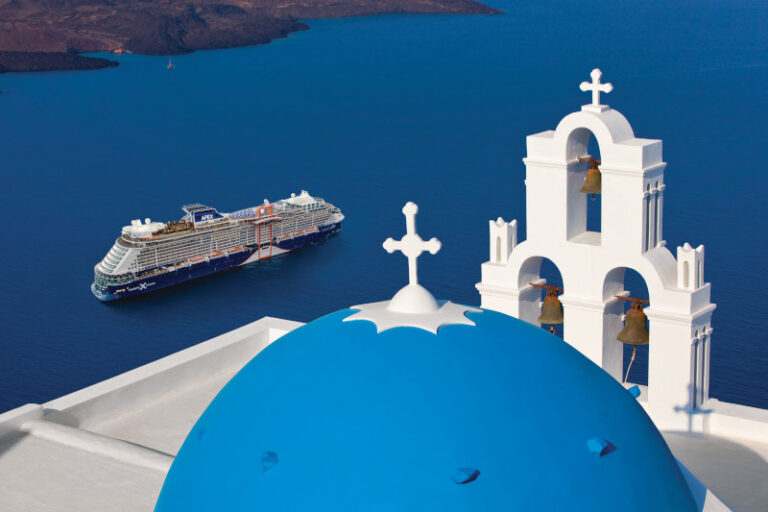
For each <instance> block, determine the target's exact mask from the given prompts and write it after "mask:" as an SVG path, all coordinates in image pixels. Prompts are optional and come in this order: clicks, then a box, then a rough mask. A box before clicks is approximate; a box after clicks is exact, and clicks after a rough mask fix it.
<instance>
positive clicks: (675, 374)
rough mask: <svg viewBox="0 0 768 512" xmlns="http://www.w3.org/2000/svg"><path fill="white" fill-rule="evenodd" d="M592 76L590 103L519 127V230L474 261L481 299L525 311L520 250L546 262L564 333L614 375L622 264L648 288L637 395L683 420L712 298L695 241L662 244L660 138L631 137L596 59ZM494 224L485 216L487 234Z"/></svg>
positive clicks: (665, 415)
mask: <svg viewBox="0 0 768 512" xmlns="http://www.w3.org/2000/svg"><path fill="white" fill-rule="evenodd" d="M591 76H592V82H591V83H590V82H584V83H582V84H581V89H582V90H585V91H592V93H593V94H592V97H593V102H592V103H591V104H588V105H584V106H583V107H582V108H581V109H580V110H579V111H577V112H573V113H571V114H568V115H567V116H565V117H564V118H563V119H562V120H561V121H560V123H558V125H557V127H556V128H555V129H554V130H548V131H544V132H540V133H536V134H533V135H529V136H528V137H527V138H526V148H527V155H526V156H525V158H524V159H523V163H524V164H525V187H526V222H527V239H526V240H524V241H521V242H518V241H517V240H515V243H514V244H508V245H506V247H505V248H508V249H509V252H508V253H507V252H506V251H503V252H504V253H505V254H504V255H505V256H506V258H505V261H504V262H501V261H498V260H495V258H493V257H492V258H491V261H489V262H487V263H484V264H483V265H482V281H481V282H480V283H478V285H477V289H478V290H479V292H480V295H481V305H482V306H483V307H485V308H488V309H493V310H496V311H500V312H502V313H506V314H509V315H511V316H515V317H517V318H521V319H524V320H526V321H529V322H531V321H532V320H531V319H532V318H536V317H535V316H534V311H536V310H537V309H538V307H539V304H540V293H538V290H534V289H533V288H532V286H531V285H530V284H529V283H539V282H543V281H542V280H541V279H540V276H534V275H532V274H531V269H532V268H535V266H532V265H531V261H536V259H537V258H538V259H540V258H542V257H544V258H548V259H550V260H552V261H554V262H556V265H557V267H558V269H559V271H560V273H561V276H562V279H563V283H564V293H563V295H562V296H561V297H560V300H561V302H562V304H563V309H564V317H565V322H564V330H563V338H564V340H565V341H566V342H567V343H569V344H570V345H572V346H573V347H574V348H576V349H578V350H579V351H580V352H582V353H583V354H584V355H586V356H587V357H589V358H590V359H591V360H592V361H593V362H595V363H596V364H597V365H599V366H601V367H602V368H603V369H604V370H605V371H606V372H608V373H609V374H611V375H612V376H613V377H614V378H616V379H617V380H619V381H621V380H622V378H623V375H622V365H623V346H622V344H621V343H620V342H619V341H617V340H616V333H617V332H618V329H620V325H621V319H622V316H623V312H624V308H623V304H620V302H621V301H620V300H619V299H617V298H616V295H620V296H625V295H627V294H628V293H631V292H632V291H631V290H624V280H623V277H624V269H625V268H630V269H633V270H635V271H636V272H637V273H638V274H640V276H641V277H642V279H643V280H644V281H645V283H646V285H647V288H648V296H649V300H650V305H649V306H648V307H647V308H646V309H645V314H646V315H647V317H648V319H649V325H650V332H651V333H652V334H651V338H650V344H649V361H648V388H647V390H644V393H643V396H641V400H643V402H644V405H645V406H646V408H647V409H648V411H649V413H651V414H652V417H653V418H654V420H655V421H656V422H657V424H659V425H660V426H662V425H663V426H664V427H665V428H676V427H681V428H688V427H689V425H690V424H691V423H690V418H691V415H692V414H695V412H696V410H697V408H698V407H699V405H700V404H701V403H702V402H703V400H704V399H705V396H706V390H708V377H709V367H708V366H709V359H708V354H709V352H708V347H709V345H708V344H709V342H710V338H711V327H710V324H711V315H712V311H713V310H714V309H715V305H714V304H711V303H710V285H709V284H708V283H705V282H704V278H703V263H702V262H703V251H704V248H703V246H700V247H699V248H698V249H695V250H693V249H692V248H691V246H690V245H688V244H686V245H685V246H684V247H683V248H680V249H678V258H677V259H676V258H675V256H674V255H673V254H672V253H671V252H670V251H669V250H668V249H667V248H666V246H665V242H664V240H663V238H662V220H663V217H662V213H663V191H664V170H665V168H666V163H665V162H664V161H663V158H662V141H661V140H655V139H643V138H637V137H635V134H634V131H633V130H632V126H631V125H630V124H629V121H628V120H627V119H626V118H625V117H624V116H623V115H622V114H621V113H620V112H618V111H616V110H614V109H612V108H610V107H608V106H607V105H602V104H600V103H599V101H600V93H601V92H610V91H611V90H612V88H613V87H612V86H611V85H610V84H604V83H600V77H601V73H600V70H593V72H592V75H591ZM592 136H594V137H595V140H596V141H597V145H598V147H599V151H600V165H599V171H600V177H601V180H600V181H601V185H600V186H601V205H602V206H601V221H602V222H601V223H602V226H601V231H600V232H594V231H589V230H587V217H586V212H587V203H586V201H588V200H589V199H588V197H587V196H588V194H585V193H583V192H581V189H582V186H583V184H584V180H585V175H586V170H587V160H588V158H589V157H590V156H593V155H589V153H588V150H589V141H590V138H591V137H592ZM513 222H515V221H513ZM510 224H511V223H510ZM501 228H502V225H500V223H499V222H498V221H497V222H495V223H494V222H492V225H491V238H492V243H493V240H494V235H496V234H498V233H499V231H500V229H501ZM494 249H495V248H494V247H492V254H493V252H495V251H494ZM494 260H495V261H494ZM523 275H524V276H525V278H524V279H522V278H521V276H523ZM532 323H535V320H534V321H533V322H532ZM702 333H708V334H706V335H702ZM702 340H705V341H702ZM692 390H694V391H692ZM695 423H696V422H693V424H695Z"/></svg>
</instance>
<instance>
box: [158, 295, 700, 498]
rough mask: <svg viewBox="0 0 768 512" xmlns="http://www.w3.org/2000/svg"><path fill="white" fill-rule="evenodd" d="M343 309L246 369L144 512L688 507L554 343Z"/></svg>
mask: <svg viewBox="0 0 768 512" xmlns="http://www.w3.org/2000/svg"><path fill="white" fill-rule="evenodd" d="M468 309H471V308H468ZM353 314H354V311H353V310H351V309H346V310H342V311H338V312H336V313H332V314H330V315H328V316H325V317H322V318H320V319H318V320H315V321H314V322H311V323H309V324H307V325H305V326H303V327H301V328H299V329H296V330H295V331H292V332H290V333H288V334H286V335H285V336H283V337H282V338H280V339H279V340H277V341H276V342H275V343H273V344H272V345H270V346H269V347H267V348H266V349H264V350H263V351H262V352H261V353H260V354H259V355H258V356H256V357H255V358H254V359H253V360H251V361H250V362H249V363H248V364H247V365H246V366H245V367H244V368H243V369H242V370H241V371H240V372H239V373H238V374H237V375H236V376H235V377H234V378H233V379H232V380H231V381H230V382H229V383H228V384H227V385H226V386H225V387H224V388H223V389H222V391H221V392H220V393H219V395H218V396H217V397H216V398H215V399H214V400H213V402H212V403H211V404H210V406H209V407H208V409H207V410H206V411H205V413H204V414H203V415H202V416H201V417H200V419H199V420H198V422H197V424H196V425H195V426H194V428H193V429H192V431H191V432H190V434H189V435H188V437H187V439H186V441H185V442H184V445H183V446H182V448H181V450H180V451H179V454H178V456H177V457H176V460H175V462H174V464H173V466H172V467H171V470H170V472H169V474H168V476H167V479H166V481H165V484H164V486H163V489H162V492H161V494H160V497H159V499H158V502H157V508H156V510H158V511H160V512H169V511H190V510H205V511H211V510H269V511H291V512H293V511H319V510H333V511H362V510H365V511H406V510H439V511H477V510H590V511H596V510H621V511H622V512H630V511H648V510H654V511H664V510H670V511H683V510H695V505H694V501H693V498H692V496H691V493H690V491H689V490H688V487H687V485H686V483H685V480H684V478H683V476H682V474H681V472H680V470H679V468H678V466H677V464H676V462H675V459H674V458H673V456H672V454H671V453H670V451H669V449H668V447H667V445H666V443H665V442H664V440H663V438H662V437H661V434H660V433H659V431H658V430H657V429H656V428H655V426H654V425H653V423H652V422H651V420H650V419H649V418H648V416H647V415H646V413H645V412H644V411H643V409H642V407H641V406H640V405H639V404H638V403H637V402H636V400H635V399H634V398H633V397H632V395H631V394H630V393H629V392H627V391H626V390H625V389H624V388H623V387H622V386H621V385H620V384H619V383H617V382H616V381H615V380H614V379H612V378H611V377H610V376H609V375H608V374H606V373H605V372H603V371H602V370H601V369H600V368H599V367H597V366H596V365H595V364H593V363H592V362H591V361H589V360H588V359H587V358H586V357H584V356H582V355H581V354H580V353H578V352H577V351H576V350H575V349H573V348H571V347H570V346H569V345H568V344H567V343H565V342H564V341H562V340H561V339H559V338H557V337H555V336H553V335H551V334H549V333H547V332H545V331H544V330H542V329H540V328H537V327H535V326H532V325H530V324H527V323H525V322H523V321H521V320H518V319H515V318H512V317H508V316H506V315H503V314H500V313H496V312H492V311H487V310H482V311H480V310H478V311H476V312H468V313H466V318H467V319H469V320H471V321H472V322H474V323H475V324H476V325H461V324H452V325H443V326H442V327H440V328H439V330H438V331H437V333H436V334H435V333H433V332H430V331H429V330H425V329H423V328H417V327H394V328H390V329H387V330H383V331H382V332H377V325H376V324H374V323H373V322H371V321H364V320H363V321H346V322H345V321H344V319H345V318H348V317H350V316H351V315H353Z"/></svg>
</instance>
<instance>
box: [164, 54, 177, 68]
mask: <svg viewBox="0 0 768 512" xmlns="http://www.w3.org/2000/svg"><path fill="white" fill-rule="evenodd" d="M166 67H167V68H168V69H173V68H175V67H176V66H174V64H173V61H172V60H171V57H170V56H169V57H168V65H167V66H166Z"/></svg>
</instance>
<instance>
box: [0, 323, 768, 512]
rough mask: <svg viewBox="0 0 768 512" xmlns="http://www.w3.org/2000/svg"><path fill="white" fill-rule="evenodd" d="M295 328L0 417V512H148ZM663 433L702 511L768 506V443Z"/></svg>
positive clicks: (250, 328)
mask: <svg viewBox="0 0 768 512" xmlns="http://www.w3.org/2000/svg"><path fill="white" fill-rule="evenodd" d="M300 325H301V324H300V323H298V322H291V321H287V320H280V319H274V318H263V319H261V320H259V321H256V322H253V323H251V324H248V325H246V326H244V327H241V328H239V329H236V330H234V331H231V332H228V333H226V334H223V335H221V336H218V337H216V338H213V339H211V340H208V341H205V342H203V343H201V344H199V345H195V346H193V347H191V348H188V349H186V350H183V351H181V352H178V353H176V354H173V355H170V356H168V357H165V358H163V359H159V360H157V361H155V362H153V363H150V364H148V365H145V366H142V367H140V368H137V369H135V370H132V371H130V372H127V373H124V374H122V375H119V376H117V377H114V378H112V379H108V380H106V381H103V382H100V383H98V384H95V385H93V386H90V387H88V388H85V389H82V390H80V391H77V392H75V393H72V394H70V395H67V396H64V397H61V398H58V399H56V400H53V401H51V402H48V403H46V404H42V405H38V404H28V405H25V406H23V407H20V408H18V409H14V410H12V411H8V412H6V413H4V414H1V415H0V510H3V511H6V510H7V511H16V510H18V511H54V510H55V511H77V512H90V511H94V512H96V511H98V512H109V511H124V510H131V511H139V512H140V511H151V510H152V509H153V508H154V504H155V500H156V499H157V496H158V494H159V492H160V489H161V487H162V484H163V480H164V478H165V475H166V472H167V471H168V468H169V467H170V465H171V463H172V462H173V458H174V456H175V455H176V453H177V452H178V450H179V448H180V447H181V444H182V443H183V441H184V438H185V437H186V435H187V433H188V432H189V431H190V429H191V428H192V426H193V425H194V423H195V421H196V420H197V418H198V417H199V416H200V415H201V414H202V412H203V411H204V409H205V407H206V406H207V405H208V403H210V401H211V400H212V399H213V397H214V396H215V395H216V394H217V393H218V391H219V390H220V389H221V388H222V387H223V386H224V384H226V382H227V381H228V380H229V379H230V378H231V377H232V376H233V375H234V374H235V373H236V372H237V371H238V370H239V369H240V368H242V366H243V365H244V364H245V363H247V362H248V361H249V360H250V359H251V358H252V357H253V356H255V355H256V354H257V353H258V352H259V351H261V350H262V349H263V348H264V347H266V346H267V345H268V344H270V343H272V342H273V341H274V340H275V339H277V338H279V337H280V336H282V335H283V334H285V333H286V332H288V331H291V330H293V329H295V328H296V327H298V326H300ZM664 436H665V439H666V440H667V442H668V444H669V445H670V447H671V449H672V451H673V453H674V454H675V456H676V457H677V458H678V460H679V461H680V462H681V463H682V464H683V465H684V466H685V467H687V468H688V469H689V470H690V471H691V472H692V473H693V474H694V475H695V479H692V481H693V482H694V483H693V485H692V487H693V488H694V494H697V496H696V497H697V501H698V502H699V503H700V505H701V506H702V507H704V504H705V502H706V507H704V508H705V509H706V510H727V509H728V508H730V509H732V510H736V511H763V512H764V511H766V510H768V484H767V483H766V482H768V445H766V444H761V443H759V442H755V441H747V440H741V439H736V438H727V439H726V438H721V437H714V436H701V435H692V434H686V433H675V432H665V433H664ZM637 476H638V482H640V483H641V482H642V475H637ZM696 479H697V480H698V481H700V482H701V483H703V484H704V485H705V486H706V488H707V489H709V491H707V489H705V488H704V487H703V486H697V483H696ZM718 498H719V499H718ZM723 504H725V505H727V508H726V507H724V506H723Z"/></svg>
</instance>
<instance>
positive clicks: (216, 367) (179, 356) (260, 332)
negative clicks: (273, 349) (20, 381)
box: [0, 317, 303, 428]
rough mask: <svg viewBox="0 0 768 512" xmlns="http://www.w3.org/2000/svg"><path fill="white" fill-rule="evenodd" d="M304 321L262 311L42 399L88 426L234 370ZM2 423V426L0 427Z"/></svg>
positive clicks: (54, 412) (62, 418)
mask: <svg viewBox="0 0 768 512" xmlns="http://www.w3.org/2000/svg"><path fill="white" fill-rule="evenodd" d="M301 325H303V324H301V323H299V322H292V321H289V320H282V319H277V318H270V317H264V318H262V319H260V320H257V321H255V322H252V323H250V324H247V325H244V326H243V327H240V328H238V329H235V330H233V331H230V332H227V333H225V334H222V335H221V336H217V337H215V338H212V339H210V340H207V341H205V342H203V343H200V344H197V345H194V346H192V347H190V348H187V349H185V350H182V351H180V352H176V353H174V354H171V355H169V356H167V357H164V358H162V359H158V360H157V361H153V362H151V363H149V364H146V365H144V366H141V367H139V368H136V369H134V370H131V371H129V372H126V373H123V374H121V375H118V376H116V377H113V378H111V379H107V380H105V381H102V382H99V383H97V384H94V385H92V386H89V387H87V388H84V389H81V390H79V391H75V392H74V393H71V394H69V395H65V396H63V397H61V398H57V399H55V400H52V401H50V402H47V403H45V404H43V410H44V413H45V416H46V419H50V420H53V421H56V422H57V423H62V424H65V425H70V426H75V427H80V428H88V426H89V425H90V424H93V423H97V422H99V421H102V420H103V419H104V418H107V417H111V416H114V415H116V414H120V413H121V412H123V411H127V410H132V409H135V408H136V407H137V406H139V405H140V404H147V403H151V402H152V401H153V400H156V399H159V398H160V397H163V396H167V395H169V394H172V393H176V392H181V391H184V390H185V389H187V388H189V387H190V386H191V385H194V384H195V383H197V382H199V381H200V380H201V379H208V378H212V377H215V376H216V375H219V374H222V373H232V372H233V368H237V369H239V368H240V367H242V366H243V365H244V364H245V363H246V362H248V361H249V360H250V359H251V358H253V357H254V356H255V355H256V354H258V353H259V352H261V351H262V350H263V349H264V348H265V347H266V346H268V345H269V344H270V343H272V342H273V341H275V340H276V339H277V338H279V337H280V336H282V335H283V334H285V333H287V332H289V331H292V330H293V329H296V328H297V327H300V326H301ZM0 428H1V427H0Z"/></svg>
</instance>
